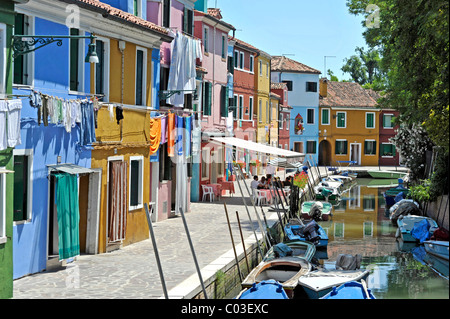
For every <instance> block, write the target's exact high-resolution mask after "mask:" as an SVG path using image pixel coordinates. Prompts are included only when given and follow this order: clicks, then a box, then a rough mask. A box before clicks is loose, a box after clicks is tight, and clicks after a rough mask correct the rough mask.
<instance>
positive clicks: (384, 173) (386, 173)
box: [367, 170, 406, 179]
mask: <svg viewBox="0 0 450 319" xmlns="http://www.w3.org/2000/svg"><path fill="white" fill-rule="evenodd" d="M367 173H368V174H369V175H370V176H371V177H372V178H386V179H393V178H403V177H405V176H406V173H403V172H392V171H376V170H373V171H367Z"/></svg>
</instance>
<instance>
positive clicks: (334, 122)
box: [319, 79, 380, 166]
mask: <svg viewBox="0 0 450 319" xmlns="http://www.w3.org/2000/svg"><path fill="white" fill-rule="evenodd" d="M379 112H380V110H379V109H378V108H377V103H376V101H375V100H374V99H373V98H372V97H371V96H370V95H369V94H368V93H367V92H366V90H365V89H363V88H362V87H361V85H359V84H358V83H350V82H333V81H328V80H327V79H321V80H320V100H319V113H320V114H319V165H339V164H341V165H343V166H347V165H348V162H350V161H353V162H354V164H356V165H361V166H377V165H378V158H379V156H378V154H379V126H380V123H379V120H378V119H379Z"/></svg>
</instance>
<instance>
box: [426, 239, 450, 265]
mask: <svg viewBox="0 0 450 319" xmlns="http://www.w3.org/2000/svg"><path fill="white" fill-rule="evenodd" d="M423 245H424V246H425V251H426V252H427V253H428V254H431V255H434V256H436V257H439V258H442V259H445V260H447V261H448V260H449V259H448V241H441V240H427V241H425V242H424V243H423Z"/></svg>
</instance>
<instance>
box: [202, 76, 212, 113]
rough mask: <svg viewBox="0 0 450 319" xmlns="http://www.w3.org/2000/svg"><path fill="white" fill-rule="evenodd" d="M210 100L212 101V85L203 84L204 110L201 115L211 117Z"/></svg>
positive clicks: (208, 83)
mask: <svg viewBox="0 0 450 319" xmlns="http://www.w3.org/2000/svg"><path fill="white" fill-rule="evenodd" d="M211 100H212V85H211V83H210V82H205V103H204V104H205V105H204V106H205V108H204V110H203V115H211Z"/></svg>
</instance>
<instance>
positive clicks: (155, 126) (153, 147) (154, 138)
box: [150, 118, 161, 155]
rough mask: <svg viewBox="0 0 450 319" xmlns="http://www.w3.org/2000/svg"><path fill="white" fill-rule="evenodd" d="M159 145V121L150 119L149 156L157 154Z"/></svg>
mask: <svg viewBox="0 0 450 319" xmlns="http://www.w3.org/2000/svg"><path fill="white" fill-rule="evenodd" d="M160 143H161V119H160V118H159V119H150V155H153V154H155V153H156V152H158V149H159V144H160Z"/></svg>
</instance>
